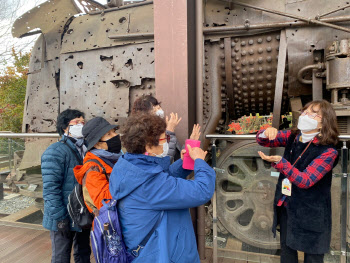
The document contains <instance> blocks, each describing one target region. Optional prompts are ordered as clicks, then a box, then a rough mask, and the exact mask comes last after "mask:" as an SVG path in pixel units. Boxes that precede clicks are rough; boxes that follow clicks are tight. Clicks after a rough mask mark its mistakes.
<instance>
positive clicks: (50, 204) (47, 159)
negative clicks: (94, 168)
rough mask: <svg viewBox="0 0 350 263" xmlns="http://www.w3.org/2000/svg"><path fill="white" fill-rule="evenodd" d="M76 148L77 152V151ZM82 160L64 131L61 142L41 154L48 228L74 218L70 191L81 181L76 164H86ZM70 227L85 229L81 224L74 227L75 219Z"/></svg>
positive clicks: (45, 217)
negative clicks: (70, 212) (69, 211)
mask: <svg viewBox="0 0 350 263" xmlns="http://www.w3.org/2000/svg"><path fill="white" fill-rule="evenodd" d="M63 141H65V142H66V143H63ZM68 147H69V148H68ZM72 151H74V152H76V155H75V154H74V153H73V152H72ZM77 157H78V158H79V160H77ZM82 161H83V160H82V159H81V157H80V155H79V152H78V150H77V149H76V147H75V145H74V143H73V142H72V141H71V140H69V139H68V138H67V137H66V136H64V135H63V136H62V138H61V140H60V141H59V142H56V143H54V144H51V145H50V146H49V147H48V148H47V149H46V151H45V152H44V153H43V155H42V156H41V173H42V178H43V198H44V218H43V226H44V227H45V228H47V229H49V230H53V231H57V222H58V221H61V220H63V219H65V218H66V217H68V218H69V219H70V217H69V214H68V211H67V204H68V195H69V194H70V193H71V192H72V190H73V188H74V186H75V184H77V183H78V182H77V181H76V179H75V177H74V173H73V168H74V167H75V166H76V165H78V164H82ZM70 227H71V230H72V231H81V230H80V229H79V228H78V227H77V226H75V227H72V221H71V219H70Z"/></svg>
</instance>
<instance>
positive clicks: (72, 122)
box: [69, 121, 85, 126]
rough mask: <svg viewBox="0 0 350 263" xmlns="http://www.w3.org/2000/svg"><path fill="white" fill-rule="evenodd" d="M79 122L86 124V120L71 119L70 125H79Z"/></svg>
mask: <svg viewBox="0 0 350 263" xmlns="http://www.w3.org/2000/svg"><path fill="white" fill-rule="evenodd" d="M77 124H83V125H84V124H85V121H70V122H69V125H70V126H73V125H77Z"/></svg>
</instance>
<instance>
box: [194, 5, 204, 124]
mask: <svg viewBox="0 0 350 263" xmlns="http://www.w3.org/2000/svg"><path fill="white" fill-rule="evenodd" d="M203 46H204V42H203V0H196V99H197V100H196V122H197V123H199V126H201V127H203Z"/></svg>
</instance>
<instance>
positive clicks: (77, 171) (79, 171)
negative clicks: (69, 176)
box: [73, 151, 112, 184]
mask: <svg viewBox="0 0 350 263" xmlns="http://www.w3.org/2000/svg"><path fill="white" fill-rule="evenodd" d="M91 159H95V160H98V161H99V162H100V163H101V164H102V165H103V167H104V168H105V169H106V173H107V174H110V173H112V167H110V166H109V165H108V164H106V163H105V162H104V161H103V160H102V159H101V158H99V157H98V156H96V155H95V154H93V153H91V152H90V151H89V152H87V153H86V155H85V158H84V164H83V165H77V166H75V167H74V169H73V172H74V176H75V178H76V179H77V181H78V183H79V184H83V178H84V176H85V174H86V172H87V171H88V170H89V169H90V168H91V166H98V164H97V163H94V162H88V163H86V162H87V161H88V160H91ZM98 167H99V166H98ZM99 169H100V172H102V169H101V168H99Z"/></svg>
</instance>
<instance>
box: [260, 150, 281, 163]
mask: <svg viewBox="0 0 350 263" xmlns="http://www.w3.org/2000/svg"><path fill="white" fill-rule="evenodd" d="M258 154H259V155H260V157H261V159H263V160H265V161H268V162H270V163H272V162H274V163H278V162H279V161H281V159H282V156H279V155H271V156H268V155H266V154H264V153H263V152H261V151H258Z"/></svg>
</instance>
